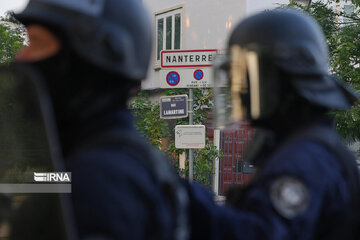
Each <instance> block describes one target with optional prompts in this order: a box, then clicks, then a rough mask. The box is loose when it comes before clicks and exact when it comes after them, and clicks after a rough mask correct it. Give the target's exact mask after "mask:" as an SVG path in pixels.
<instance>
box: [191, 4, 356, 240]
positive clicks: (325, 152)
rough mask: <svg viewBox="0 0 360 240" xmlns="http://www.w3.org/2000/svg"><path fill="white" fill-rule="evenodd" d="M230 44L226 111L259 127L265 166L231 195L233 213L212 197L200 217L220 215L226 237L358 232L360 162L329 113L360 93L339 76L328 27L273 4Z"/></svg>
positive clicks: (221, 98)
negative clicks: (332, 69) (331, 62)
mask: <svg viewBox="0 0 360 240" xmlns="http://www.w3.org/2000/svg"><path fill="white" fill-rule="evenodd" d="M228 47H229V49H228V56H226V57H224V58H225V59H224V61H223V62H222V63H221V64H218V69H217V73H216V75H217V78H215V81H216V82H217V83H216V84H217V85H218V86H217V89H216V92H217V101H216V108H217V110H218V112H217V114H218V116H217V117H218V120H219V121H220V124H221V125H223V126H224V125H226V122H228V123H232V125H233V124H234V123H236V122H237V121H239V120H249V121H250V123H251V124H252V126H253V127H255V128H256V129H257V130H256V136H255V138H254V140H253V142H252V144H251V146H250V149H248V160H249V161H252V162H253V163H254V164H255V166H256V168H257V173H256V175H255V176H254V178H253V180H252V182H251V184H250V185H249V186H247V187H245V188H237V189H233V190H232V191H230V192H229V194H228V196H227V199H228V204H230V205H231V206H233V208H235V209H236V210H234V211H233V213H232V214H233V216H232V217H231V218H232V219H231V218H230V215H231V214H230V213H228V214H225V211H222V210H221V208H218V209H215V208H216V207H213V208H212V207H211V204H210V203H209V204H208V206H207V207H204V208H198V209H199V210H197V211H195V212H194V214H195V217H196V216H204V215H207V219H211V218H210V217H209V216H213V218H212V220H213V221H208V222H207V223H208V224H209V225H212V226H213V227H214V226H220V227H219V228H218V230H217V231H218V234H219V236H220V237H219V239H246V240H248V239H257V240H264V239H273V240H275V239H276V240H280V239H293V240H294V239H309V240H310V239H355V230H357V226H356V225H357V224H358V223H357V222H356V221H357V220H358V214H359V205H360V201H359V181H358V180H359V179H358V173H357V167H356V164H355V159H354V157H353V156H352V155H351V154H350V153H349V152H348V150H347V149H346V147H345V146H344V145H343V144H342V142H341V140H340V138H339V137H338V135H337V134H336V133H335V131H334V130H333V126H334V123H333V120H332V119H331V117H330V116H329V115H328V114H327V113H328V112H329V111H330V110H332V109H347V108H350V106H351V105H352V104H353V103H354V102H355V101H356V100H357V97H356V96H355V94H354V93H353V92H352V91H350V90H348V89H347V87H346V86H344V85H342V84H340V83H339V82H338V81H337V80H335V79H334V78H332V77H331V76H329V74H328V71H329V66H328V49H327V46H326V42H325V38H324V35H323V33H322V31H321V30H320V28H319V26H318V25H317V24H316V22H315V21H314V20H313V19H311V18H310V17H309V16H307V15H304V14H303V13H300V12H297V11H295V10H274V11H266V12H263V13H260V14H257V15H254V16H251V17H249V18H247V19H245V20H243V21H242V22H241V23H240V24H239V25H238V26H236V27H235V29H234V31H233V33H232V35H231V37H230V39H229V45H228ZM226 118H228V119H229V121H227V120H226ZM199 199H201V198H200V197H198V198H197V199H196V198H195V199H192V201H193V202H196V201H199V202H201V201H203V200H199ZM203 202H204V201H203ZM199 206H200V205H199ZM223 210H224V209H223ZM216 218H218V220H215V219H216ZM203 223H204V222H203ZM200 227H201V226H199V228H200ZM206 228H208V229H211V227H203V229H206ZM213 235H214V234H213ZM200 236H201V233H199V236H198V237H200ZM204 237H207V236H204ZM204 239H205V238H204ZM209 239H211V238H209Z"/></svg>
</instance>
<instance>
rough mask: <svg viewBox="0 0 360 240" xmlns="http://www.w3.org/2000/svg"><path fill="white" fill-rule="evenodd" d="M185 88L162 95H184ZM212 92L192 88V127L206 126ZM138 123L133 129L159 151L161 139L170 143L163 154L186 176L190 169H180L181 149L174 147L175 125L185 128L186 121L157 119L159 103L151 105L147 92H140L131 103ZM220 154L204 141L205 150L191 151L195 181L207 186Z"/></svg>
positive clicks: (158, 117) (186, 119)
mask: <svg viewBox="0 0 360 240" xmlns="http://www.w3.org/2000/svg"><path fill="white" fill-rule="evenodd" d="M187 93H188V90H187V89H171V90H168V91H166V92H165V95H168V96H171V95H179V94H187ZM211 93H212V90H211V89H194V124H205V122H206V120H208V116H209V115H208V112H209V111H210V110H211V107H212V95H211ZM130 109H132V111H133V114H134V115H135V117H136V119H137V121H136V123H135V126H136V128H137V129H138V130H139V131H140V132H141V133H143V134H144V136H145V137H146V138H147V139H148V140H149V142H150V143H152V144H153V145H154V146H155V147H158V148H160V147H161V146H162V143H163V140H164V139H168V140H169V144H168V146H167V148H166V149H164V152H165V153H166V154H167V155H168V156H169V157H170V158H171V159H172V160H173V163H174V166H175V167H176V168H177V170H178V172H179V173H180V174H182V175H187V173H188V170H189V167H188V161H186V167H185V170H182V169H179V166H178V162H179V155H180V154H182V153H183V152H184V151H185V150H184V149H177V148H175V140H174V134H173V132H174V126H175V125H188V123H189V119H188V118H182V119H177V120H162V119H160V105H159V103H158V102H152V101H150V99H149V96H148V94H147V93H146V92H139V94H138V96H137V97H135V98H134V99H133V101H132V103H131V104H130ZM219 154H220V153H219V151H218V150H217V149H216V147H215V146H214V145H213V144H212V143H211V142H210V141H209V140H208V139H207V140H206V147H205V148H204V149H200V150H196V151H194V180H195V181H197V182H199V183H201V184H204V185H207V186H210V184H211V181H212V176H213V174H212V173H213V167H212V166H213V161H214V160H215V158H216V157H219Z"/></svg>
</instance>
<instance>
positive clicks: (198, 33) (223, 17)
mask: <svg viewBox="0 0 360 240" xmlns="http://www.w3.org/2000/svg"><path fill="white" fill-rule="evenodd" d="M288 1H289V0H143V2H144V4H145V6H146V7H147V8H148V9H149V12H150V14H151V20H152V22H153V29H155V14H156V13H158V12H159V11H163V10H166V9H170V8H172V7H176V6H180V5H181V6H183V15H182V49H220V50H222V49H225V46H226V43H227V38H228V36H229V35H230V33H231V31H232V29H233V28H234V26H236V24H237V23H238V22H239V21H240V20H241V19H242V18H244V17H245V16H247V15H250V14H253V13H256V12H259V11H262V10H264V9H271V8H275V7H277V6H278V5H276V4H274V2H276V3H288ZM154 38H155V30H154ZM154 48H155V39H154ZM153 50H154V51H153V52H154V53H153V56H155V49H153ZM152 59H153V61H152V64H151V66H150V69H149V76H148V78H147V79H146V81H144V82H143V85H142V87H143V89H156V88H159V80H158V79H159V77H160V73H159V66H158V65H156V61H155V57H153V58H152Z"/></svg>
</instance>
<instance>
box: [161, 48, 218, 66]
mask: <svg viewBox="0 0 360 240" xmlns="http://www.w3.org/2000/svg"><path fill="white" fill-rule="evenodd" d="M216 52H217V50H216V49H202V50H173V51H162V52H161V68H203V67H211V66H212V62H213V60H214V55H215V54H216Z"/></svg>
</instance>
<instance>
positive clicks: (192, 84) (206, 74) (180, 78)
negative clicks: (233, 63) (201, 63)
mask: <svg viewBox="0 0 360 240" xmlns="http://www.w3.org/2000/svg"><path fill="white" fill-rule="evenodd" d="M211 87H213V73H212V69H211V68H194V69H191V68H183V69H171V70H166V69H165V70H164V69H162V70H160V88H211Z"/></svg>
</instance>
